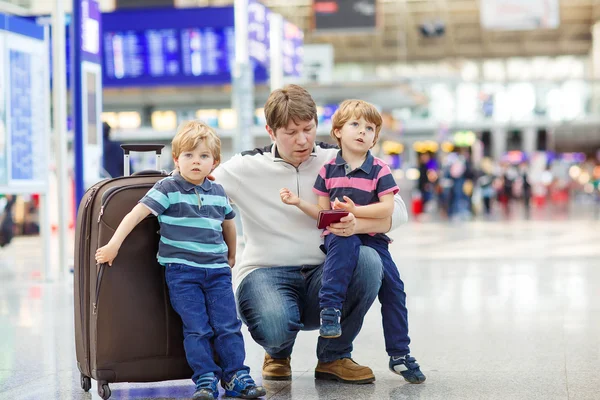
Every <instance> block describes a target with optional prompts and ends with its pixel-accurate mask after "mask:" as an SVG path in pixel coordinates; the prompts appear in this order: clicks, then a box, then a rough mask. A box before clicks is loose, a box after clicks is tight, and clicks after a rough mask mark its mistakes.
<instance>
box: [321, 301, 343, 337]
mask: <svg viewBox="0 0 600 400" xmlns="http://www.w3.org/2000/svg"><path fill="white" fill-rule="evenodd" d="M341 316H342V313H341V311H340V310H338V309H337V308H333V307H327V308H324V309H322V310H321V329H319V335H321V337H324V338H327V339H333V338H336V337H340V336H342V325H340V318H341Z"/></svg>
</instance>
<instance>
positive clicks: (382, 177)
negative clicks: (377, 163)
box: [376, 164, 400, 197]
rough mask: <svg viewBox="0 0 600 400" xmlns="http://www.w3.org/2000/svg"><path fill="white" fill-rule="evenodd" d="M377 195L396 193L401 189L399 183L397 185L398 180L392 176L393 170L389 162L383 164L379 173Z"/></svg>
mask: <svg viewBox="0 0 600 400" xmlns="http://www.w3.org/2000/svg"><path fill="white" fill-rule="evenodd" d="M376 191H377V197H382V196H385V195H386V194H390V193H392V194H396V193H398V192H399V191H400V188H398V185H396V181H395V180H394V177H393V176H392V171H391V170H390V167H388V166H387V164H385V165H382V167H381V171H379V175H377V186H376Z"/></svg>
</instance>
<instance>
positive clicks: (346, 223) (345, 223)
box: [327, 213, 356, 236]
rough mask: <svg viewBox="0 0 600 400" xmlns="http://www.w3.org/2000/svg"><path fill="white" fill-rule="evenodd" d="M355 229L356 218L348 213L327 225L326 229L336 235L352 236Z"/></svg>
mask: <svg viewBox="0 0 600 400" xmlns="http://www.w3.org/2000/svg"><path fill="white" fill-rule="evenodd" d="M355 229H356V218H355V217H354V214H352V213H350V214H348V215H346V216H345V217H344V218H342V219H341V220H340V222H334V223H333V224H331V225H329V226H328V227H327V230H328V231H329V232H331V233H333V234H334V235H336V236H352V235H354V230H355Z"/></svg>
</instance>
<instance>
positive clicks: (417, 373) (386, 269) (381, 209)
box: [280, 100, 425, 383]
mask: <svg viewBox="0 0 600 400" xmlns="http://www.w3.org/2000/svg"><path fill="white" fill-rule="evenodd" d="M381 124H382V119H381V115H380V114H379V112H378V111H377V109H376V108H375V107H374V106H373V105H372V104H369V103H367V102H365V101H362V100H346V101H344V102H342V103H341V104H340V107H339V109H338V110H337V111H336V113H335V114H334V116H333V119H332V129H331V136H332V137H333V138H335V139H336V140H337V142H338V145H339V146H340V148H341V150H340V152H339V153H338V155H337V157H336V158H334V159H332V160H331V161H330V162H328V163H327V164H325V165H324V166H323V168H322V169H321V171H320V173H319V175H318V176H317V179H316V182H315V185H314V188H313V191H314V192H315V193H316V194H317V196H318V204H310V203H308V202H307V201H305V200H302V199H300V198H299V197H298V196H297V195H296V194H295V193H293V192H292V191H290V190H289V189H287V188H283V189H281V191H280V195H281V200H282V201H283V202H284V203H286V204H290V205H295V206H296V207H298V208H299V209H300V210H302V211H303V212H304V213H305V214H307V215H308V216H310V217H312V218H314V219H317V218H318V214H319V211H321V210H329V209H341V210H345V211H348V212H350V213H352V214H354V216H355V217H358V218H387V217H389V216H391V215H392V212H393V209H394V195H395V194H396V193H397V192H398V191H399V189H398V186H397V185H396V182H395V181H394V178H393V177H392V174H391V171H390V168H389V167H388V166H387V164H386V163H385V162H383V161H382V160H380V159H378V158H375V157H373V155H372V154H371V151H370V149H371V148H372V147H373V146H374V145H375V143H376V142H377V139H378V137H379V132H380V130H381ZM324 235H325V243H324V246H325V250H326V254H327V257H326V259H325V264H324V265H323V277H322V287H321V291H320V292H319V301H320V307H321V328H320V330H319V333H320V335H321V336H322V337H325V338H336V337H339V336H341V334H342V328H341V324H340V318H341V310H342V307H343V304H344V300H345V298H346V292H347V290H348V285H349V281H350V278H351V277H352V273H353V271H354V269H355V268H356V265H357V262H358V252H359V247H360V246H361V245H363V246H368V247H371V248H373V249H374V250H376V251H377V253H378V254H379V256H380V257H381V261H382V263H383V274H384V277H383V281H382V286H381V289H380V291H379V301H380V302H381V313H382V317H383V330H384V336H385V342H386V350H387V352H388V354H389V356H390V364H389V366H390V370H391V371H392V372H394V373H397V374H399V375H402V376H403V377H404V379H406V380H407V381H408V382H410V383H421V382H423V381H425V375H423V373H422V372H421V370H420V368H419V366H418V364H416V361H415V359H414V358H413V357H410V355H409V352H410V351H409V346H408V345H409V343H410V338H409V337H408V311H407V309H406V294H405V293H404V283H403V282H402V280H401V279H400V274H399V273H398V268H397V267H396V265H395V263H394V261H393V260H392V257H391V255H390V252H389V250H388V244H389V242H390V239H389V238H388V237H387V236H386V235H384V234H366V235H352V236H338V235H334V234H331V233H329V232H328V231H325V232H324Z"/></svg>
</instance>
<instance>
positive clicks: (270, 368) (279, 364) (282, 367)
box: [262, 353, 292, 381]
mask: <svg viewBox="0 0 600 400" xmlns="http://www.w3.org/2000/svg"><path fill="white" fill-rule="evenodd" d="M290 360H291V358H290V357H288V358H273V357H271V356H270V355H269V354H267V353H265V361H264V362H263V369H262V376H263V379H264V380H267V381H291V380H292V367H291V366H290Z"/></svg>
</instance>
